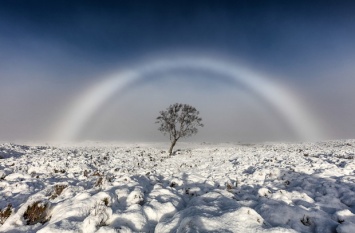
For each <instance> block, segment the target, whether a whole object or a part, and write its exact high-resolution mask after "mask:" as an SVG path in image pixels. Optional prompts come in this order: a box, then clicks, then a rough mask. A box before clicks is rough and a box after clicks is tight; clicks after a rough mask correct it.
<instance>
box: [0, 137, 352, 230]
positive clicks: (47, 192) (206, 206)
mask: <svg viewBox="0 0 355 233" xmlns="http://www.w3.org/2000/svg"><path fill="white" fill-rule="evenodd" d="M165 146H166V145H163V144H153V143H152V144H141V145H137V144H136V145H129V144H120V143H117V144H103V143H91V144H86V145H83V144H80V145H76V146H72V145H57V146H24V145H15V144H9V143H6V144H2V145H0V152H1V159H0V232H41V233H45V232H83V233H92V232H121V233H123V232H157V233H158V232H159V233H162V232H242V233H245V232H273V233H276V232H318V233H327V232H338V233H350V232H355V173H354V171H355V162H354V154H355V141H353V140H346V141H329V142H321V143H300V144H289V143H278V144H276V143H265V144H255V145H254V144H232V143H225V144H210V143H209V144H206V143H202V144H197V143H191V144H189V143H181V144H179V145H178V146H180V149H179V151H178V153H176V154H175V155H173V156H168V155H167V154H166V152H164V151H163V150H164V147H165Z"/></svg>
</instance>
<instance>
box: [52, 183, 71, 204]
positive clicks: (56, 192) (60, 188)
mask: <svg viewBox="0 0 355 233" xmlns="http://www.w3.org/2000/svg"><path fill="white" fill-rule="evenodd" d="M66 187H68V186H67V185H60V184H57V185H55V186H54V189H53V192H52V195H51V197H50V199H52V200H53V199H55V198H57V197H59V196H60V194H62V192H63V190H64V189H65V188H66Z"/></svg>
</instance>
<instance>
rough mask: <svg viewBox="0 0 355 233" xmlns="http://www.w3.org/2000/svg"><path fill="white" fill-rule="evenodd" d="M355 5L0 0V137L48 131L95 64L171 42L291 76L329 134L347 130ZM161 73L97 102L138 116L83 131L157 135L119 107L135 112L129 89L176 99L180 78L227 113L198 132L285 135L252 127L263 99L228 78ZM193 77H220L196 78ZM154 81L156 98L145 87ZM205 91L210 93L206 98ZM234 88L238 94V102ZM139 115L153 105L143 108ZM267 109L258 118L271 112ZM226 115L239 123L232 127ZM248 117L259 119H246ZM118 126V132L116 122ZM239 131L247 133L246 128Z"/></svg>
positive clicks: (158, 52) (164, 50)
mask: <svg viewBox="0 0 355 233" xmlns="http://www.w3.org/2000/svg"><path fill="white" fill-rule="evenodd" d="M354 11H355V5H354V3H353V2H352V1H193V2H191V1H104V2H102V1H97V2H93V1H31V0H30V1H16V0H15V1H1V2H0V31H1V34H0V51H1V53H0V81H1V86H0V98H1V99H0V107H1V111H2V114H1V116H0V132H1V133H0V140H5V141H6V140H20V139H24V140H31V139H33V140H37V139H38V140H46V139H47V136H48V129H49V128H51V126H52V125H53V124H55V122H56V120H57V118H58V116H59V115H60V114H61V113H62V112H63V111H64V110H65V109H66V108H67V106H68V105H69V104H70V103H71V102H73V100H74V99H75V98H76V96H77V95H79V94H80V93H82V92H83V91H84V90H85V89H86V88H89V87H90V86H91V85H93V84H95V83H97V82H99V81H100V79H103V77H104V76H105V75H108V74H110V73H112V72H115V71H116V70H120V69H126V68H127V67H128V68H132V67H135V65H136V64H138V63H141V62H142V61H146V60H150V59H153V58H156V57H159V56H162V54H164V56H166V55H169V54H177V53H178V54H184V53H188V54H197V55H201V54H202V55H204V56H212V57H214V58H217V59H218V58H220V59H221V60H223V59H227V60H229V61H230V60H232V61H233V60H237V61H238V62H240V61H241V62H242V63H243V64H246V65H247V66H248V67H249V68H250V69H252V70H256V71H258V72H260V73H262V74H267V76H269V77H272V78H273V79H274V81H276V82H281V83H283V84H285V85H287V86H289V87H290V88H291V89H292V90H293V91H294V92H295V93H296V94H297V95H298V96H299V98H300V99H301V100H302V101H303V102H305V103H306V104H307V105H308V106H307V107H308V109H311V111H312V114H314V115H316V116H317V118H318V119H319V122H320V123H321V125H323V126H324V127H326V128H327V130H328V133H327V137H329V138H354V137H355V133H353V132H355V126H351V125H352V124H353V119H355V118H354V117H355V110H354V108H353V100H354V98H355V95H354V94H353V93H352V92H353V90H352V87H353V86H354V84H355V81H354V80H355V79H354V78H355V77H354V76H355V70H354V68H353V61H354V59H355V55H354V54H355V15H354V13H353V12H354ZM190 75H192V76H193V74H190ZM170 76H172V77H175V78H170V79H167V80H166V81H165V82H161V81H159V80H160V79H154V80H153V79H152V80H151V84H150V85H149V84H147V80H146V82H145V83H142V84H141V85H140V86H138V87H136V88H133V90H132V91H130V94H127V95H125V96H124V97H120V98H118V97H117V99H113V100H112V101H111V102H110V103H107V104H106V105H105V106H106V107H107V108H105V107H103V108H102V109H101V111H103V112H102V115H105V114H106V115H108V112H110V111H111V112H110V113H111V116H112V117H111V118H110V121H114V119H121V120H122V121H123V122H126V123H125V125H129V124H132V121H133V120H132V121H130V120H129V119H134V121H140V122H144V123H142V125H140V126H137V127H136V129H134V130H132V129H130V130H129V129H127V128H125V127H123V126H122V127H121V126H115V127H112V125H115V124H116V122H112V123H111V124H109V123H105V124H103V123H102V122H99V121H98V120H97V121H95V120H93V121H92V124H93V126H92V127H91V128H90V127H88V129H87V130H86V131H87V132H88V135H90V137H91V138H94V139H112V140H115V139H117V140H125V139H127V140H145V139H146V140H150V139H151V140H160V139H162V138H160V137H159V136H158V135H159V134H158V133H159V132H156V133H153V132H155V131H156V129H155V128H156V126H154V124H153V125H149V124H148V122H150V121H152V122H154V120H150V119H149V118H148V117H147V118H139V117H134V118H132V116H131V115H130V114H129V111H128V112H127V111H126V113H125V114H122V113H120V111H119V110H118V109H122V107H123V106H126V108H127V106H129V107H128V108H132V109H136V110H134V111H135V115H136V116H137V115H140V114H139V109H142V108H143V107H144V106H141V104H140V101H139V100H137V99H140V98H141V97H144V98H145V99H147V101H154V106H155V108H154V111H155V110H156V109H159V108H161V107H162V106H164V107H165V105H166V104H167V103H168V102H169V101H171V102H175V100H179V99H181V98H180V97H181V96H179V93H180V95H181V92H180V91H179V90H181V86H189V85H191V86H193V87H195V89H194V90H195V93H193V92H194V90H185V92H184V93H190V94H191V96H193V97H191V102H193V103H195V104H196V105H197V106H196V107H198V106H201V108H202V109H203V110H204V111H205V114H209V116H211V115H212V113H213V112H214V111H213V109H214V108H216V106H218V109H219V111H220V112H222V113H225V114H224V115H228V116H230V119H228V120H227V119H222V118H221V117H218V116H215V117H212V118H211V120H210V121H209V125H210V128H208V127H207V125H206V127H205V129H204V130H205V131H201V135H200V136H199V137H197V139H198V140H211V141H213V140H222V141H223V140H228V141H238V140H248V139H253V138H257V139H263V140H264V139H265V140H268V139H270V140H273V139H275V138H276V139H280V138H281V139H282V138H283V137H284V136H285V138H286V135H287V133H275V132H273V130H271V129H268V128H263V127H262V126H263V124H266V125H267V124H268V123H270V120H265V121H266V122H268V123H263V120H262V119H264V118H260V119H256V118H255V117H254V118H255V119H254V118H252V117H248V116H251V115H253V116H254V115H255V112H259V111H261V110H260V109H262V108H265V106H261V105H262V103H259V104H258V103H255V106H254V107H253V106H250V105H248V104H247V103H248V101H251V102H253V101H254V100H252V99H253V97H252V96H250V95H249V97H248V95H247V94H246V95H245V96H244V97H245V99H243V98H244V97H241V96H243V95H244V94H242V92H243V90H242V88H241V87H236V88H235V89H233V90H230V86H229V85H228V83H225V82H219V81H216V80H217V79H216V78H203V81H201V80H200V79H199V78H194V79H193V80H192V81H189V80H187V79H186V76H189V75H188V74H185V76H184V75H179V74H171V75H170ZM183 76H184V77H185V78H184V77H183ZM207 76H208V75H206V77H207ZM169 80H170V81H169ZM179 80H180V81H179ZM221 80H223V79H221ZM201 82H204V83H205V86H211V85H212V86H213V87H218V88H217V89H214V88H207V87H206V88H197V87H198V86H199V83H201ZM162 83H165V84H164V85H163V84H162ZM176 83H180V84H179V85H177V84H176ZM189 83H190V84H189ZM179 88H180V89H179ZM184 88H185V89H186V87H184ZM184 88H183V89H184ZM162 89H164V90H165V91H162ZM138 90H140V91H139V93H137V91H138ZM196 90H199V91H196ZM163 92H164V96H165V98H166V101H160V102H159V101H158V100H157V99H154V98H153V97H152V98H151V99H149V98H148V97H149V96H152V93H160V94H161V95H160V96H162V95H163ZM133 93H135V94H134V95H133ZM169 93H174V95H173V94H171V95H169ZM211 95H215V96H216V97H215V98H214V99H213V100H210V102H211V104H206V101H205V100H206V99H208V98H207V97H208V96H211ZM166 96H169V98H167V97H166ZM172 96H175V97H174V98H173V97H172ZM224 96H228V97H224ZM238 98H239V99H243V100H244V102H242V103H238V102H240V101H239V99H238ZM158 99H162V98H161V97H160V98H158ZM230 99H233V100H234V102H236V103H235V107H234V108H233V109H231V108H230V107H228V106H227V104H226V103H228V102H229V103H230ZM182 100H186V101H188V99H183V98H182ZM212 102H213V103H214V105H213V104H212ZM254 102H255V101H254ZM256 102H257V101H256ZM221 103H224V104H221ZM164 104H165V105H164ZM208 105H209V106H210V108H208V107H207V106H208ZM258 105H259V106H258ZM202 106H203V107H202ZM164 107H163V108H164ZM109 109H111V110H109ZM112 109H117V110H116V111H114V110H112ZM240 109H243V113H241V111H240ZM248 114H249V115H248ZM148 115H149V117H152V116H153V115H154V112H153V110H151V112H150V114H148ZM266 115H268V116H266ZM266 115H265V119H269V118H273V115H272V114H266ZM242 116H243V117H242ZM263 116H264V115H263ZM120 117H121V118H120ZM98 118H100V117H98ZM101 118H102V117H101ZM249 118H250V119H251V120H250V121H249V122H247V123H246V121H247V120H245V119H249ZM107 119H109V118H107ZM236 119H238V120H236ZM253 119H254V120H253ZM149 120H150V121H149ZM221 121H222V122H225V124H221ZM105 122H107V120H106V121H105ZM230 124H235V125H236V128H237V129H238V130H234V131H233V130H230V127H229V126H228V125H230ZM273 124H276V123H275V122H274V123H273ZM95 125H96V126H95ZM238 125H248V127H245V128H243V127H241V126H238ZM250 125H258V127H255V129H252V130H250ZM354 125H355V124H354ZM94 128H96V129H97V130H96V131H95V130H93V129H94ZM110 128H111V129H112V128H114V130H111V131H110V130H108V129H110ZM269 128H270V127H269ZM103 129H107V130H108V131H107V130H103ZM218 129H219V131H217V133H216V135H215V136H211V134H212V133H211V132H216V130H218ZM122 131H124V132H125V133H124V134H122V133H118V132H122ZM261 131H262V132H263V133H262V132H261ZM89 132H91V133H89ZM204 132H205V133H204ZM240 132H243V133H240ZM246 134H250V136H248V137H245V138H244V137H243V135H246ZM274 134H275V135H276V136H275V137H270V138H268V136H267V135H274ZM141 135H145V136H144V137H143V136H141ZM223 135H228V136H225V137H224V136H223ZM257 135H263V136H262V137H256V136H257Z"/></svg>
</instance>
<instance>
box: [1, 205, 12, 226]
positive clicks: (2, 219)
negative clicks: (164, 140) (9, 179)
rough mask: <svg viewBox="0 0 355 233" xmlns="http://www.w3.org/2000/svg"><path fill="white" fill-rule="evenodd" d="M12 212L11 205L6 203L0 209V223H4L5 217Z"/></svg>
mask: <svg viewBox="0 0 355 233" xmlns="http://www.w3.org/2000/svg"><path fill="white" fill-rule="evenodd" d="M11 213H12V205H11V204H8V205H7V207H6V208H4V209H3V210H1V209H0V224H4V222H5V221H6V219H7V218H8V217H10V215H11Z"/></svg>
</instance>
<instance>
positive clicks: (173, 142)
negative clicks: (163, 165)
mask: <svg viewBox="0 0 355 233" xmlns="http://www.w3.org/2000/svg"><path fill="white" fill-rule="evenodd" d="M176 142H177V140H174V141H172V142H171V146H170V149H169V155H171V154H172V153H173V148H174V146H175V144H176Z"/></svg>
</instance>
